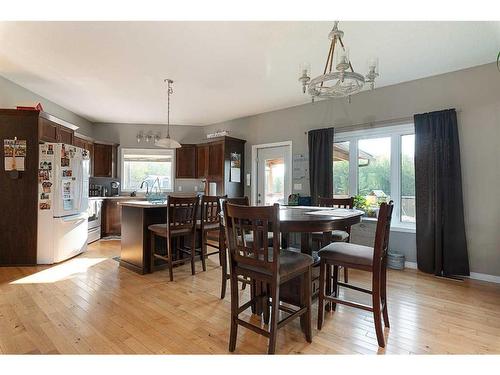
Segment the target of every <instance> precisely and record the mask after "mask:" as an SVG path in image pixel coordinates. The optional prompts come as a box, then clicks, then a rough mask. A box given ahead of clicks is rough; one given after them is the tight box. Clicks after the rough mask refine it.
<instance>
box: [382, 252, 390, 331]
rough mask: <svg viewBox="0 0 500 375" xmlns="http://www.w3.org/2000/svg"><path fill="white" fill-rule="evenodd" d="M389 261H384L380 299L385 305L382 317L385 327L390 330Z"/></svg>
mask: <svg viewBox="0 0 500 375" xmlns="http://www.w3.org/2000/svg"><path fill="white" fill-rule="evenodd" d="M386 262H387V260H384V263H383V265H382V273H381V275H380V299H381V302H382V304H383V308H382V316H383V317H384V325H385V326H386V327H387V328H389V327H390V325H389V313H388V312H387V265H386Z"/></svg>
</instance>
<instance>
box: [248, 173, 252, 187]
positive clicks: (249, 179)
mask: <svg viewBox="0 0 500 375" xmlns="http://www.w3.org/2000/svg"><path fill="white" fill-rule="evenodd" d="M251 180H252V176H251V175H250V173H247V186H250V183H251V182H250V181H251Z"/></svg>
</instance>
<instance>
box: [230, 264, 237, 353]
mask: <svg viewBox="0 0 500 375" xmlns="http://www.w3.org/2000/svg"><path fill="white" fill-rule="evenodd" d="M230 287H231V331H230V334H229V351H230V352H234V350H235V349H236V336H238V322H237V319H238V307H239V298H238V277H237V276H236V275H235V274H234V273H233V272H231V285H230Z"/></svg>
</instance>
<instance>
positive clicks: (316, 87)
mask: <svg viewBox="0 0 500 375" xmlns="http://www.w3.org/2000/svg"><path fill="white" fill-rule="evenodd" d="M338 24H339V21H335V23H334V24H333V29H332V31H330V34H328V39H330V40H331V42H330V49H329V50H328V57H327V58H326V63H325V69H324V70H323V74H322V75H320V76H318V77H316V78H313V79H311V77H309V71H310V67H309V66H308V64H303V65H302V66H301V68H300V70H301V74H302V75H301V76H300V78H299V81H300V82H301V83H302V92H303V93H304V94H305V93H306V91H307V93H308V94H309V95H311V96H312V99H313V101H314V98H315V97H318V98H343V97H350V96H351V95H353V94H356V93H358V92H360V91H361V90H362V89H363V87H364V85H365V84H369V85H370V87H371V89H373V88H374V85H375V78H377V77H378V75H379V74H378V60H377V59H372V60H370V61H369V62H368V74H366V76H363V75H362V74H360V73H357V72H355V71H354V69H353V67H352V64H351V61H350V60H349V50H348V49H347V48H346V46H345V45H344V42H343V41H342V38H343V37H344V32H343V31H342V30H339V28H338ZM337 43H338V45H337Z"/></svg>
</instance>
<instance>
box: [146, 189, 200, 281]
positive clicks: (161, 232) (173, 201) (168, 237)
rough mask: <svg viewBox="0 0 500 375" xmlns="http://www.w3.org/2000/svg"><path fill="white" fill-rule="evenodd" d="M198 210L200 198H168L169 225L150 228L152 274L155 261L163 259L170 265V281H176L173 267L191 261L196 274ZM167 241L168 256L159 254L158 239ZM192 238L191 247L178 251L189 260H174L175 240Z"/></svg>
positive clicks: (180, 248)
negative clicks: (187, 256) (186, 255)
mask: <svg viewBox="0 0 500 375" xmlns="http://www.w3.org/2000/svg"><path fill="white" fill-rule="evenodd" d="M197 210H198V197H192V198H180V197H170V196H169V197H168V199H167V223H166V224H153V225H150V226H149V227H148V229H149V232H150V240H151V272H154V271H155V269H156V265H155V259H161V260H163V261H165V262H166V263H167V264H168V271H169V275H170V281H174V274H173V266H174V265H176V264H184V263H186V262H187V261H188V260H190V261H191V274H193V275H194V274H195V263H194V262H195V256H196V212H197ZM157 236H158V237H161V238H164V239H165V241H166V255H165V254H161V253H160V252H157V250H156V237H157ZM185 237H190V239H191V247H189V248H186V247H180V246H178V247H177V250H179V251H181V252H182V253H185V254H188V255H189V259H175V260H174V259H173V255H172V253H173V250H174V245H173V240H174V239H180V238H185Z"/></svg>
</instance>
